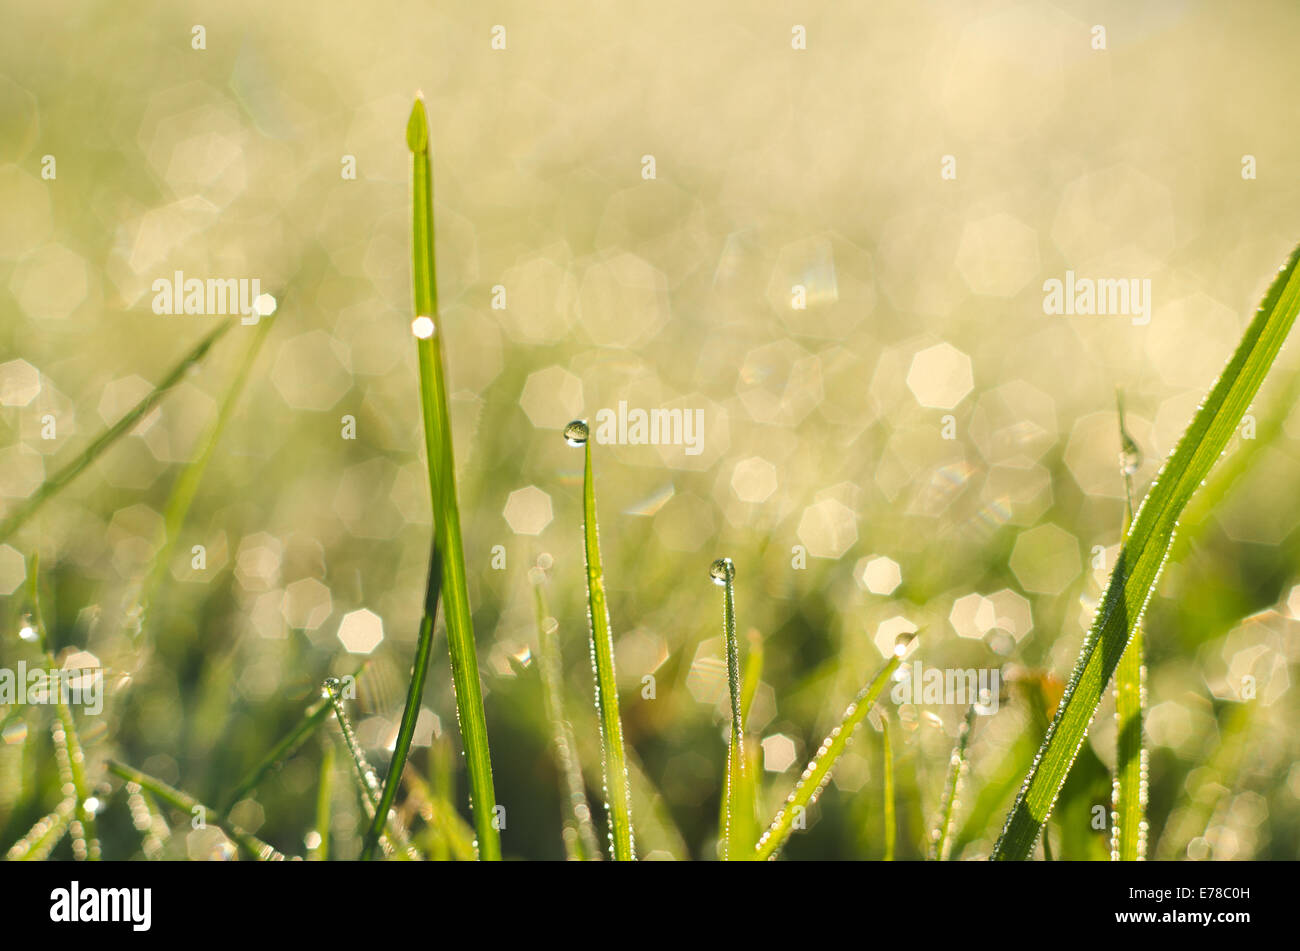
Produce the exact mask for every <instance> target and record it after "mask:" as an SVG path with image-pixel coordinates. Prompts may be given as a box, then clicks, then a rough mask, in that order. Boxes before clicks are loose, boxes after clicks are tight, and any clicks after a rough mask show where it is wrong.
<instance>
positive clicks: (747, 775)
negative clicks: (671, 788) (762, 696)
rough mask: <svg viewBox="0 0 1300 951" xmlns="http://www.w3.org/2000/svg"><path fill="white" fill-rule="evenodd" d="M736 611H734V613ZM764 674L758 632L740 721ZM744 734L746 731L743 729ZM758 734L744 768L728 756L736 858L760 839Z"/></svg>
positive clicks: (730, 838) (752, 639) (731, 845)
mask: <svg viewBox="0 0 1300 951" xmlns="http://www.w3.org/2000/svg"><path fill="white" fill-rule="evenodd" d="M733 613H734V612H733ZM762 677H763V639H762V638H761V637H760V636H759V635H758V632H757V631H751V632H750V634H749V656H748V658H747V659H746V660H745V676H744V677H743V678H742V679H741V689H740V715H741V722H742V723H748V722H749V711H750V708H751V707H752V705H753V703H754V694H755V693H757V692H758V685H759V683H760V682H761V681H762ZM742 735H743V732H742ZM756 741H757V737H751V742H750V744H749V745H748V746H746V747H744V764H743V768H734V767H732V765H731V759H730V758H728V768H732V769H734V772H735V776H736V787H735V789H736V792H735V796H734V799H735V808H734V809H733V810H732V814H731V826H730V828H729V830H728V833H727V844H728V854H730V855H734V856H736V857H737V858H745V859H747V858H749V857H750V855H751V854H752V853H753V851H754V843H756V842H757V841H758V823H759V821H760V820H759V817H758V777H759V774H760V772H761V770H762V768H763V764H762V760H761V758H760V757H761V749H762V748H761V747H760V746H759V745H758V743H757V742H756Z"/></svg>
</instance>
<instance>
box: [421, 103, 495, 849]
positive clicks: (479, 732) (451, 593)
mask: <svg viewBox="0 0 1300 951" xmlns="http://www.w3.org/2000/svg"><path fill="white" fill-rule="evenodd" d="M406 144H407V146H408V147H409V148H410V150H411V155H412V173H411V211H412V214H411V274H412V284H413V291H414V298H415V313H416V318H415V320H414V321H413V323H412V325H411V327H412V331H413V332H414V333H415V336H416V340H417V345H418V348H419V356H420V407H421V411H422V413H423V416H424V439H425V448H426V451H427V462H428V466H429V490H430V492H431V494H432V498H433V515H434V530H435V537H436V539H437V542H436V544H437V547H438V550H439V552H440V554H441V559H442V598H443V605H442V612H443V619H444V621H445V623H446V626H447V649H448V653H449V654H450V655H451V676H452V682H453V684H454V685H455V688H456V719H457V722H458V723H459V724H460V735H461V740H462V742H463V743H464V744H465V766H466V770H467V771H468V773H469V788H470V806H471V808H472V809H473V811H474V830H475V832H476V833H477V835H478V848H479V858H481V859H485V860H489V861H493V860H497V859H500V858H501V834H500V833H499V832H498V831H497V828H496V826H495V825H494V824H493V814H492V813H493V809H494V808H495V807H496V791H495V790H494V788H493V783H492V757H491V753H490V752H489V750H488V733H487V716H486V714H485V713H484V712H483V688H482V685H481V684H480V683H479V676H478V656H477V654H476V653H475V646H474V625H473V622H472V621H471V619H470V612H469V589H468V587H467V586H466V583H465V553H464V551H463V548H462V544H461V535H460V510H459V509H458V508H457V505H456V463H455V460H454V457H453V455H452V445H451V415H450V413H449V412H448V409H447V386H446V380H445V375H444V371H443V364H442V342H441V338H440V336H439V334H438V332H437V317H438V292H437V273H436V267H435V264H434V247H433V245H434V242H433V168H432V163H431V162H430V159H429V125H428V119H427V118H426V116H425V114H424V100H423V99H417V100H416V101H415V105H414V107H413V108H412V109H411V118H410V121H409V122H408V123H407V126H406ZM424 662H425V665H426V667H427V664H428V658H427V656H426V658H425V661H424ZM416 676H417V677H423V673H421V672H419V671H417V672H416Z"/></svg>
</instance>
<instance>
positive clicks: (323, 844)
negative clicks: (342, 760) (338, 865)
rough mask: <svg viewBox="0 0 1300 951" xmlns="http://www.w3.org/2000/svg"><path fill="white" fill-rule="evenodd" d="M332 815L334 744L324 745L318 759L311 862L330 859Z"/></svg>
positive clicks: (310, 850) (308, 852) (309, 857)
mask: <svg viewBox="0 0 1300 951" xmlns="http://www.w3.org/2000/svg"><path fill="white" fill-rule="evenodd" d="M333 814H334V744H332V743H326V744H325V746H324V749H323V750H322V752H321V758H320V780H319V781H318V782H317V784H316V828H315V829H314V830H313V831H314V832H315V833H316V836H315V841H314V842H312V843H311V845H310V847H309V848H308V850H307V858H308V859H309V860H310V861H312V862H328V861H329V858H330V827H331V826H332V825H333V822H332V821H331V817H332V816H333Z"/></svg>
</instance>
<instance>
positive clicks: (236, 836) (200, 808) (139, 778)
mask: <svg viewBox="0 0 1300 951" xmlns="http://www.w3.org/2000/svg"><path fill="white" fill-rule="evenodd" d="M108 771H109V772H110V773H113V774H114V775H116V776H119V777H121V778H122V779H124V780H126V781H127V782H128V783H134V784H135V785H137V786H139V787H140V788H141V789H145V790H147V791H148V792H150V793H151V794H153V795H154V796H156V797H157V798H159V799H161V800H162V801H163V802H165V803H167V804H168V805H169V806H171V807H172V808H174V809H179V810H180V811H181V812H186V813H189V814H190V815H192V816H195V815H198V816H203V817H205V821H211V822H212V824H213V825H214V826H216V827H217V828H218V829H220V830H221V831H222V832H224V833H225V834H226V835H227V836H228V837H229V838H230V840H231V841H232V842H234V843H235V844H236V845H238V846H239V847H240V848H241V849H243V850H244V851H245V852H247V853H248V854H249V855H250V856H252V857H253V858H255V859H257V860H258V861H262V862H283V861H284V853H282V852H280V851H278V850H277V849H275V848H273V847H271V846H270V845H268V844H267V843H265V842H263V841H262V840H261V839H259V838H258V837H257V836H255V835H253V834H252V833H249V832H245V831H244V830H243V829H241V828H240V827H239V826H237V825H235V824H234V823H232V822H228V821H226V820H225V819H220V818H216V819H212V818H211V817H214V816H216V813H215V812H214V811H213V810H211V809H209V808H208V807H207V806H205V805H203V803H201V802H199V801H198V800H197V799H195V798H194V797H193V796H191V795H190V794H189V793H184V792H181V791H180V790H179V789H177V788H175V787H174V786H169V785H168V784H167V783H165V782H163V781H162V780H161V779H156V778H154V777H153V776H150V775H149V774H148V773H142V772H140V770H138V769H135V768H133V767H131V766H127V765H126V764H125V763H119V762H118V761H117V760H109V761H108Z"/></svg>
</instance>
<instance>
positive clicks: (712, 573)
mask: <svg viewBox="0 0 1300 951" xmlns="http://www.w3.org/2000/svg"><path fill="white" fill-rule="evenodd" d="M709 577H710V578H712V579H713V583H714V584H716V585H718V586H719V587H723V586H725V585H726V583H727V582H728V581H734V580H735V578H736V566H735V564H734V563H733V562H732V560H731V559H730V558H719V559H718V560H717V561H715V562H714V563H713V564H711V565H709Z"/></svg>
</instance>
